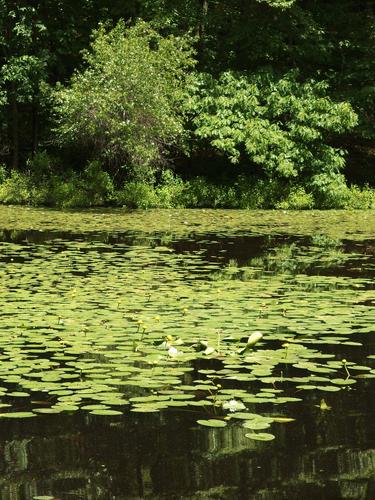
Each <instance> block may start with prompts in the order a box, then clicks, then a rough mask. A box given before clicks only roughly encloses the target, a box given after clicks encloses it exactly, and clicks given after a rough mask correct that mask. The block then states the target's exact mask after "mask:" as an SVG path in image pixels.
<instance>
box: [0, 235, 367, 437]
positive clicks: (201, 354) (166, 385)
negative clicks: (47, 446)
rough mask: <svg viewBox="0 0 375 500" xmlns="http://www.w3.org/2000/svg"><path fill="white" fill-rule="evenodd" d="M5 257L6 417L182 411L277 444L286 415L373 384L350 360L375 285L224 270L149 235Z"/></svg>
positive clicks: (45, 246)
mask: <svg viewBox="0 0 375 500" xmlns="http://www.w3.org/2000/svg"><path fill="white" fill-rule="evenodd" d="M0 250H1V256H2V257H1V258H2V259H3V262H5V263H6V264H5V265H3V266H2V267H1V270H0V278H1V279H0V283H1V285H0V287H1V290H0V292H1V315H0V383H1V387H0V397H1V402H0V411H1V413H0V417H2V418H26V417H31V416H35V415H37V414H56V413H61V412H72V411H78V410H82V411H86V412H89V413H90V414H93V415H114V416H115V415H122V414H124V413H127V412H134V413H154V412H159V411H161V410H166V409H169V408H174V409H184V410H190V411H196V412H200V413H199V414H198V416H197V422H198V423H199V424H200V425H202V426H209V427H224V426H226V425H227V424H228V422H230V421H237V422H242V423H243V426H244V428H245V429H246V430H248V431H249V432H248V433H247V434H246V436H247V437H249V438H251V439H257V440H271V439H273V435H272V434H271V433H269V432H264V431H265V430H267V429H268V428H269V427H270V425H271V424H272V422H275V421H276V422H282V423H283V422H290V421H293V418H294V417H295V415H289V413H290V404H291V403H293V402H298V401H301V400H302V399H303V394H304V392H305V391H311V390H314V391H319V392H321V393H322V394H323V393H331V392H338V391H340V390H347V389H348V388H351V387H353V385H354V384H355V383H356V382H357V381H358V380H360V379H363V378H374V377H375V370H374V369H373V368H372V364H371V363H373V361H372V360H371V359H370V360H369V363H368V365H366V366H365V365H362V364H356V363H354V362H353V361H352V360H351V359H350V352H351V350H352V352H354V351H355V350H356V349H359V348H360V346H361V342H360V341H358V336H359V335H363V334H369V333H373V331H374V326H373V325H374V317H375V316H374V309H373V308H372V307H369V304H371V301H373V299H374V297H373V290H372V289H371V279H366V278H363V277H361V278H353V277H350V276H341V277H338V276H324V275H316V274H310V275H309V274H304V273H303V272H299V271H298V270H295V269H294V268H293V269H294V271H295V272H290V269H276V268H275V267H273V268H272V269H270V264H269V263H270V258H269V257H267V259H266V261H264V262H263V263H262V261H261V260H259V259H258V260H257V261H252V262H250V264H249V265H248V266H245V267H242V268H241V267H238V266H235V265H230V266H229V267H228V265H227V264H225V258H226V256H225V254H222V255H221V257H217V258H215V259H214V260H211V261H208V260H207V259H206V257H205V254H204V251H202V249H198V250H194V251H186V252H180V253H178V252H176V251H174V250H173V248H171V247H166V246H157V240H156V239H155V238H153V237H151V236H150V237H149V238H148V239H147V240H146V242H143V243H142V244H133V245H129V244H125V243H111V244H110V243H105V242H103V241H99V240H95V238H93V239H91V240H88V239H85V238H84V237H81V238H78V239H77V238H76V239H72V240H70V241H69V240H66V239H59V238H57V237H55V238H51V239H50V240H48V241H44V242H42V243H32V242H31V243H30V242H27V241H22V242H19V243H14V242H10V241H3V242H1V243H0ZM307 253H308V252H307ZM305 254H306V252H305V253H304V255H305ZM349 258H350V254H349V257H348V256H347V255H346V256H345V259H346V260H347V259H349ZM309 259H310V260H309V262H310V261H311V259H312V257H311V255H309ZM352 259H353V260H355V259H358V255H356V254H353V255H352ZM366 265H367V266H368V268H369V269H370V268H371V266H373V262H372V261H371V260H368V261H366ZM244 276H246V279H244ZM332 345H333V346H338V347H337V352H335V353H332V352H331V351H329V352H327V351H325V350H324V347H325V346H332ZM342 349H345V352H346V353H349V356H348V355H346V359H344V358H343V356H342V354H341V352H342ZM282 405H286V409H287V410H280V409H279V408H281V407H282ZM257 408H259V410H257ZM293 408H295V407H293ZM294 411H295V410H294Z"/></svg>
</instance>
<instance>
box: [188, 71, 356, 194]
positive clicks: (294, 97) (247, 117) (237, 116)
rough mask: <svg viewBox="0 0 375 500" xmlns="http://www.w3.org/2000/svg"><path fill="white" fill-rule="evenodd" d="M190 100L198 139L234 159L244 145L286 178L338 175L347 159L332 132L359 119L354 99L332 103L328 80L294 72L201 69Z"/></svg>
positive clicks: (271, 172) (252, 155)
mask: <svg viewBox="0 0 375 500" xmlns="http://www.w3.org/2000/svg"><path fill="white" fill-rule="evenodd" d="M189 104H190V107H189V111H190V113H191V115H192V120H193V124H194V126H195V130H194V134H195V135H196V137H197V138H199V139H205V140H206V141H208V142H209V143H210V144H211V146H212V147H213V148H215V149H217V150H219V151H221V152H222V153H224V154H225V155H227V156H228V158H229V159H230V161H231V162H232V163H238V161H239V160H240V154H241V150H242V149H243V148H244V149H245V151H246V153H247V155H248V158H249V159H250V160H251V161H252V162H254V163H256V164H259V165H261V166H262V167H263V168H264V170H265V171H266V172H267V174H268V175H269V176H280V177H284V178H293V177H296V176H297V175H300V174H302V173H303V174H304V175H307V176H309V177H311V176H312V175H314V174H316V173H320V174H321V175H323V174H324V175H334V174H336V173H337V172H338V171H339V170H340V169H342V167H343V166H344V159H343V157H342V152H341V151H340V150H338V149H335V148H333V147H331V146H329V145H328V144H327V143H326V140H327V137H328V135H327V134H328V133H335V134H340V133H343V132H346V131H348V130H351V129H352V128H353V127H354V126H355V125H356V124H357V116H356V114H355V113H354V111H353V109H352V108H351V106H350V104H349V103H347V102H338V103H335V102H333V101H332V99H330V98H329V97H328V96H327V85H326V84H325V83H324V82H319V81H314V80H310V81H301V79H300V77H299V75H298V73H297V72H295V71H292V72H289V73H286V74H284V75H283V76H281V77H280V76H277V75H276V74H275V73H273V72H272V71H263V72H259V73H255V74H251V75H250V74H245V73H242V74H241V73H234V72H230V71H227V72H224V73H222V74H221V75H220V77H219V78H218V79H217V80H215V79H214V78H213V77H212V76H210V75H207V74H202V75H200V76H199V80H198V83H197V86H196V90H195V94H194V98H193V99H192V101H191V102H190V103H189ZM314 182H315V184H314V185H316V180H315V181H314Z"/></svg>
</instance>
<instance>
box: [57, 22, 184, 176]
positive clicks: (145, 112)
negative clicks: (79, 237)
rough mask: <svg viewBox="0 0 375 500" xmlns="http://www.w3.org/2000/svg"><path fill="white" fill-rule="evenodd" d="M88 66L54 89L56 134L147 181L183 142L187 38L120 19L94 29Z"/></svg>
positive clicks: (143, 23)
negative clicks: (164, 34)
mask: <svg viewBox="0 0 375 500" xmlns="http://www.w3.org/2000/svg"><path fill="white" fill-rule="evenodd" d="M85 62H86V65H87V67H86V69H85V70H84V71H82V72H81V73H76V74H75V75H74V76H73V78H72V81H71V85H70V87H68V88H60V89H58V90H57V92H56V111H57V114H58V117H59V118H58V126H57V130H56V131H57V135H58V139H59V141H60V142H61V143H71V144H75V145H81V146H83V147H87V148H89V149H90V152H91V154H92V155H93V157H95V158H101V159H106V160H107V161H108V162H110V164H111V165H114V164H115V165H125V164H126V165H128V166H130V167H131V168H132V169H133V174H134V175H135V176H136V177H137V178H136V180H142V181H144V180H145V178H146V179H147V178H148V177H149V171H150V169H151V170H152V168H153V167H155V166H158V165H160V164H162V163H163V161H164V159H165V157H166V155H167V153H168V151H169V149H170V148H173V147H178V146H180V147H182V145H183V136H184V126H183V122H184V117H183V112H182V101H183V100H184V98H185V93H186V79H187V78H188V76H189V73H188V69H189V68H190V67H192V66H193V65H194V61H193V58H192V50H191V48H190V45H189V40H188V39H187V38H181V37H180V38H178V37H173V36H169V37H164V38H163V37H161V36H160V35H158V34H157V33H156V31H154V30H153V29H152V28H151V27H150V26H149V25H148V24H147V23H145V22H143V21H139V22H137V23H136V24H135V26H133V27H128V28H127V27H126V26H125V24H124V23H123V22H120V23H119V24H118V25H117V26H116V27H115V28H114V29H113V30H112V31H110V32H106V31H105V29H104V28H103V27H101V28H100V29H99V30H97V31H96V32H95V38H94V41H93V43H92V45H91V50H90V51H89V52H86V53H85Z"/></svg>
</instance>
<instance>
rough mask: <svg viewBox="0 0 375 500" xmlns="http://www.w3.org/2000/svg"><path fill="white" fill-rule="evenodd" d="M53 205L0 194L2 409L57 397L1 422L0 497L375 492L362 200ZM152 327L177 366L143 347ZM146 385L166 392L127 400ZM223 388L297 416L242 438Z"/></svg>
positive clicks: (149, 344)
mask: <svg viewBox="0 0 375 500" xmlns="http://www.w3.org/2000/svg"><path fill="white" fill-rule="evenodd" d="M61 214H62V213H59V212H53V211H38V210H35V211H34V210H31V211H26V210H25V209H16V208H6V209H2V208H1V207H0V230H1V229H2V233H1V238H0V277H1V282H0V285H1V295H0V306H1V315H0V386H3V387H0V392H1V391H3V392H2V396H0V401H1V403H0V412H1V413H3V414H6V413H8V412H12V413H17V412H22V413H24V412H26V413H27V414H30V413H33V412H34V411H35V409H36V411H37V412H38V409H40V408H42V409H43V408H47V409H52V410H55V413H52V412H51V413H50V414H49V413H46V414H43V413H39V414H37V413H35V415H36V414H37V416H35V417H34V418H29V417H27V416H26V417H25V418H22V413H21V415H20V417H21V418H17V416H16V417H15V418H6V417H5V418H0V498H1V500H29V499H34V498H35V499H38V498H41V499H42V498H45V499H47V498H50V499H55V500H57V499H64V500H68V499H88V500H96V499H98V500H101V499H103V500H107V499H108V500H110V499H116V500H122V499H142V498H148V499H180V498H182V499H183V498H187V499H197V500H198V499H256V500H283V499H285V500H290V499H296V500H299V499H306V500H307V499H315V498H321V499H322V500H323V499H327V500H328V499H330V500H334V499H348V500H349V499H350V500H365V499H374V498H375V397H374V396H375V380H374V378H375V359H374V358H375V356H374V355H375V314H374V306H375V292H374V277H375V224H374V218H375V214H374V212H360V213H359V212H358V213H357V215H356V214H355V213H354V214H352V215H348V214H347V213H344V212H342V213H340V212H332V214H331V215H330V213H324V212H322V213H321V216H319V213H316V212H313V213H311V214H310V215H309V214H294V215H292V214H286V213H278V212H264V213H259V212H258V213H257V212H243V211H239V212H238V221H237V222H236V217H237V216H236V213H235V212H234V211H217V212H214V211H192V212H191V213H189V211H176V212H173V211H169V212H156V211H155V212H152V211H150V212H148V214H149V215H145V214H144V213H143V212H135V213H130V214H125V215H124V214H122V213H121V212H114V213H113V214H111V213H110V212H103V213H102V214H101V213H100V212H98V211H95V212H82V214H81V215H80V214H79V213H78V212H73V213H63V216H62V215H61ZM147 217H148V218H147ZM137 218H138V223H137ZM330 218H331V219H332V220H331V222H330ZM220 220H222V221H223V225H222V226H220ZM340 220H342V224H340ZM82 221H83V222H82ZM166 221H167V222H166ZM173 221H175V226H174V223H173ZM84 223H85V224H86V228H87V230H85V226H84ZM218 293H219V299H218V298H217V294H218ZM219 301H220V303H219ZM218 304H219V305H218ZM302 309H303V311H302ZM300 310H301V311H300ZM181 311H182V312H181ZM120 313H121V314H120ZM155 314H158V317H159V316H160V317H161V319H157V320H155V322H157V325H155V326H150V327H148V328H149V330H146V331H145V333H144V334H143V335H142V334H141V329H142V328H143V327H142V326H140V323H139V321H140V320H139V318H141V320H142V322H143V321H144V322H145V323H147V324H148V325H149V324H150V323H151V317H154V316H153V315H155ZM319 322H320V323H319ZM320 324H321V328H320V327H319V325H320ZM137 325H138V326H137ZM254 330H261V331H262V333H263V334H264V340H263V341H262V342H261V343H260V347H258V345H257V346H255V347H254V349H253V350H248V351H245V353H244V354H239V353H240V352H242V348H243V347H244V346H246V338H247V336H248V335H249V334H251V333H252V332H253V331H254ZM148 331H150V333H148ZM146 332H147V333H146ZM167 334H169V335H173V336H174V337H175V338H181V339H182V340H183V341H184V342H183V343H182V344H181V347H180V345H179V344H178V343H176V344H173V345H176V347H177V349H178V350H179V349H181V350H182V351H183V353H182V354H181V359H180V360H179V359H178V357H177V358H176V359H177V361H176V359H175V358H173V357H172V358H171V359H170V358H168V356H167V355H166V354H164V351H163V352H162V355H159V353H160V352H161V351H160V349H161V348H160V345H159V344H160V342H161V341H163V340H164V339H165V338H166V335H167ZM205 335H206V336H205ZM121 336H123V337H124V339H123V338H122V337H121ZM129 336H131V337H132V339H133V340H132V343H130V341H129V340H128V338H129ZM226 336H228V339H229V340H228V345H229V343H230V342H232V344H230V345H231V346H232V345H233V346H235V347H225V349H226V350H225V349H224V348H223V347H221V348H219V347H217V352H216V351H215V352H213V353H212V354H209V355H207V356H205V357H204V356H203V355H201V354H199V355H197V356H196V357H194V356H193V355H191V352H192V351H191V344H192V343H193V341H195V340H196V339H200V340H206V341H207V342H208V345H209V346H214V348H216V341H218V342H219V340H217V338H219V339H220V341H221V338H222V337H223V338H224V340H225V337H226ZM120 337H121V341H120V340H119V338H120ZM340 338H342V341H341V340H340ZM134 339H136V343H137V345H135V343H134V342H135V340H134ZM194 339H195V340H194ZM244 339H245V340H244ZM185 345H186V347H184V346H185ZM192 345H193V347H194V344H192ZM225 345H227V344H225ZM294 345H297V347H298V348H301V349H306V351H303V353H304V354H303V355H302V358H298V359H297V358H296V361H293V363H292V362H290V363H289V358H288V356H289V357H290V356H292V357H293V356H294V354H293V353H292V354H289V352H291V350H292V349H293V348H294V347H293V346H294ZM237 346H239V347H240V348H241V349H239V350H238V349H237ZM283 349H284V350H285V359H284V361H283V362H279V361H278V362H274V363H273V364H272V363H271V365H272V366H271V368H270V369H268V368H267V367H266V368H264V364H266V365H267V363H268V361H267V360H266V358H262V357H260V358H259V359H256V360H255V362H256V368H255V369H254V366H253V364H252V363H253V360H252V356H257V355H260V356H262V353H263V352H264V353H265V354H266V355H267V356H269V357H270V358H272V355H271V354H269V353H270V351H274V352H278V353H279V352H280V351H281V350H283ZM118 352H120V353H122V355H123V358H124V364H122V360H121V358H119V356H118ZM293 352H294V351H293ZM298 352H299V351H298ZM116 353H117V354H116ZM166 356H167V357H166ZM184 356H185V357H184ZM189 356H190V357H189ZM278 356H279V354H278ZM368 356H370V358H369V357H368ZM371 356H372V357H371ZM159 358H160V359H159ZM129 359H131V362H130V361H129ZM267 359H268V358H267ZM315 359H318V361H317V362H315ZM326 360H328V361H327V363H328V364H325V363H326ZM343 360H344V361H343ZM125 361H126V362H125ZM94 362H95V363H94ZM330 362H331V365H330V364H329V363H330ZM346 362H348V366H347V369H348V370H349V375H347V374H346V372H345V370H344V365H345V363H346ZM43 363H44V364H43ZM46 363H47V364H46ZM48 363H49V364H48ZM80 363H81V364H80ZM85 363H86V364H85ZM334 363H336V365H335V364H334ZM350 364H351V366H352V368H351V366H350ZM33 365H35V366H33ZM88 365H89V366H88ZM146 365H147V366H148V365H150V366H152V368H149V367H148V368H147V367H146ZM159 366H160V367H161V369H160V371H159V372H158V371H157V370H158V367H159ZM345 366H346V365H345ZM184 368H186V370H185V371H184ZM250 368H251V370H252V371H251V376H248V372H249V370H250ZM262 369H264V370H265V371H264V372H261V371H259V370H262ZM56 370H57V371H56ZM77 370H78V371H77ZM116 370H120V371H116ZM121 370H122V371H123V373H124V374H125V375H124V377H125V378H124V379H123V378H121V377H120V375H118V374H119V373H120V374H121V373H122V372H121ZM127 370H129V372H128V371H127ZM132 370H133V371H132ZM145 370H147V371H145ZM189 370H190V371H189ZM257 370H258V371H257ZM40 373H42V375H41V374H40ZM134 373H135V375H134ZM271 375H272V377H274V380H273V379H272V377H271ZM69 377H71V382H70V379H69ZM163 377H164V378H163ZM168 377H169V378H168ZM246 377H247V378H246ZM319 377H321V378H319ZM178 378H180V380H178ZM111 379H112V381H111ZM332 379H333V380H334V381H335V380H336V382H333V383H332ZM348 379H349V382H348ZM337 380H338V382H337ZM340 380H341V382H340ZM87 381H88V382H89V383H90V384H91V385H90V386H88V385H86V386H85V385H84V384H85V382H87ZM92 381H94V382H95V384H96V385H92V383H93V382H92ZM181 382H182V384H181ZM199 383H201V385H199ZM205 383H206V384H208V385H209V384H214V387H215V389H214V390H213V389H212V388H211V389H210V390H208V393H207V391H204V386H203V388H202V384H205ZM33 384H34V386H33ZM69 384H71V387H70V386H69ZM106 384H108V385H106ZM116 384H118V385H116ZM153 384H154V385H153ZM178 384H180V385H181V387H182V389H181V390H179V391H178V393H177V396H176V393H175V392H174V391H175V387H177V388H178V387H179V385H178ZM194 384H195V385H196V386H199V387H200V389H199V390H197V391H193V389H191V387H194ZM298 384H299V385H298ZM306 386H311V387H307V388H306ZM184 387H185V388H184ZM189 387H190V389H189ZM210 387H211V386H210ZM327 387H328V389H327ZM331 387H334V388H337V392H334V390H333V389H331ZM109 388H110V389H109ZM339 388H340V389H341V390H338V389H339ZM59 389H60V390H59ZM94 389H97V391H98V394H99V396H98V397H97V394H96V392H95V391H94ZM268 389H270V392H272V391H274V393H275V394H276V397H278V394H277V392H278V391H280V393H281V392H283V394H282V395H283V396H287V397H288V396H289V397H295V398H296V400H295V401H293V400H291V401H290V402H286V403H285V404H274V403H273V402H272V399H269V400H266V401H265V400H264V399H263V400H262V396H264V395H265V391H267V390H268ZM110 390H111V391H117V392H116V393H113V395H112V396H111V395H108V394H107V393H109V392H110ZM231 391H232V392H231ZM241 391H242V393H241ZM262 391H263V392H262ZM192 393H193V394H194V397H195V399H194V401H196V400H197V401H203V400H206V401H207V398H208V400H209V401H211V402H212V401H215V403H217V404H216V406H215V405H214V407H213V408H211V407H209V406H207V408H206V409H205V408H202V407H199V406H191V405H190V406H189V401H188V396H189V397H191V398H192V399H191V400H190V401H192V400H193V396H192ZM245 393H246V394H247V398H246V394H245ZM22 394H23V395H22ZM90 394H91V395H92V396H93V398H92V399H90V397H91V396H90V397H89V395H90ZM105 394H106V396H104V395H105ZM149 394H158V395H159V396H160V395H165V394H170V395H171V396H170V397H171V398H172V399H173V398H176V399H175V400H174V402H175V401H176V400H177V401H179V400H180V401H181V402H182V403H181V405H180V406H178V405H175V406H174V405H173V404H171V401H168V403H169V404H168V403H166V406H167V407H163V406H162V405H161V406H160V408H159V407H157V406H156V407H155V409H154V408H151V407H150V406H147V405H149V404H150V403H144V402H141V401H139V403H138V404H137V401H136V400H134V401H133V402H132V397H133V398H134V397H135V398H137V397H138V398H139V397H142V396H146V397H147V396H148V395H149ZM186 394H188V396H186ZM225 394H228V396H227V399H228V400H233V399H234V400H236V401H237V402H240V401H243V403H244V406H246V411H249V412H252V413H259V414H261V415H266V416H271V417H272V416H277V415H278V416H284V417H291V418H293V419H295V420H294V421H291V422H286V423H281V422H279V423H278V422H274V423H273V424H272V426H271V427H270V429H267V430H261V429H260V431H259V432H266V433H272V436H274V439H273V440H270V441H267V442H262V441H258V440H256V439H255V440H254V439H249V438H248V437H246V435H245V434H246V432H247V431H246V430H244V428H243V427H242V421H241V420H235V419H234V418H231V413H232V412H230V411H225V410H224V407H225V405H224V404H223V405H222V406H223V408H222V407H221V406H220V405H221V404H222V403H220V401H222V402H225V401H226V400H225ZM249 395H250V396H254V398H255V399H254V400H251V398H249ZM273 395H274V394H273ZM184 396H186V398H187V400H186V401H185V400H184ZM120 398H127V399H126V401H125V400H124V401H123V402H121V400H120ZM216 398H217V401H216ZM257 398H258V399H259V401H257ZM128 400H130V403H129V401H128ZM89 403H90V404H92V403H99V404H103V407H106V408H109V409H114V410H115V412H116V411H117V413H118V414H114V415H110V414H108V415H105V414H103V415H100V414H93V413H91V412H90V411H89V410H85V409H82V406H84V404H86V405H88V404H89ZM125 403H126V405H127V406H126V405H125ZM183 403H186V406H184V404H183ZM56 404H57V406H56ZM131 404H133V406H131ZM142 404H144V406H142ZM159 404H160V402H159ZM64 405H65V406H64ZM124 405H125V406H124ZM129 405H130V406H129ZM243 411H245V410H243ZM207 418H216V419H222V421H223V422H224V421H225V422H227V424H228V425H227V426H226V427H220V428H214V427H205V426H202V425H199V424H198V423H197V420H199V419H207ZM251 432H252V431H251Z"/></svg>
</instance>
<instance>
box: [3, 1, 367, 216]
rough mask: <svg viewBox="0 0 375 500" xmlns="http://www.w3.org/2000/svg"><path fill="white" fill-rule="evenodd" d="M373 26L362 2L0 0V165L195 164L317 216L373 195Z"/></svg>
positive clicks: (188, 171)
mask: <svg viewBox="0 0 375 500" xmlns="http://www.w3.org/2000/svg"><path fill="white" fill-rule="evenodd" d="M374 29H375V7H374V4H373V2H372V1H370V0H363V1H361V2H358V1H355V0H342V1H340V2H339V1H336V0H335V1H330V2H327V1H323V0H250V1H244V0H230V1H229V0H131V1H128V2H120V1H119V0H116V1H109V0H82V1H81V2H79V3H77V2H72V1H70V0H68V1H65V0H64V1H62V0H58V1H51V0H42V1H40V2H31V1H30V0H21V1H18V2H15V1H14V0H13V1H11V0H0V116H1V125H0V141H1V142H0V162H1V163H3V164H5V165H6V167H7V171H8V174H9V172H11V171H16V170H21V171H22V170H25V167H27V169H33V168H34V167H33V165H40V161H39V162H38V161H35V162H33V160H32V158H33V157H34V155H35V154H37V155H38V154H39V157H40V154H41V153H40V152H43V151H45V150H46V151H47V152H48V153H49V155H50V156H51V157H54V158H55V160H54V161H52V160H51V161H47V160H46V162H47V163H48V168H49V169H50V170H52V171H54V172H55V171H56V168H57V166H59V168H58V169H59V171H63V170H64V166H66V165H69V167H71V166H73V167H74V168H75V170H76V172H77V173H79V172H84V169H85V168H86V164H87V162H90V161H92V160H99V161H101V162H102V165H103V167H104V168H105V169H107V170H108V171H109V172H112V173H114V172H118V171H119V167H124V168H123V169H120V172H121V174H120V175H119V176H117V178H118V179H119V180H120V181H121V182H123V181H124V180H126V179H127V176H128V175H129V174H130V173H132V174H134V173H135V172H137V175H139V174H142V175H144V174H145V173H146V172H147V174H148V177H149V178H150V175H149V174H150V173H152V172H154V171H156V169H158V168H159V167H160V166H162V165H164V166H165V165H169V166H172V167H173V168H174V169H175V170H176V171H177V172H178V173H179V174H180V175H181V176H182V177H186V176H188V177H189V176H190V177H191V175H193V173H194V168H192V166H194V165H197V164H200V163H203V164H204V163H205V162H207V164H208V163H210V165H215V167H214V168H215V173H214V177H215V176H216V177H217V178H219V177H222V176H223V175H226V177H227V178H228V176H232V177H233V179H234V178H235V176H236V175H243V174H244V172H245V173H246V172H247V173H248V174H249V175H253V176H255V178H256V179H262V182H263V181H265V180H266V179H268V180H269V181H270V182H271V181H272V182H274V181H277V180H280V181H281V182H282V183H284V185H285V183H289V184H290V185H295V186H303V189H305V190H306V191H307V192H309V193H311V194H312V195H313V196H314V197H315V199H316V200H319V199H320V200H321V202H320V204H321V205H322V206H324V205H327V206H329V205H330V203H329V202H328V201H327V200H328V199H329V198H330V196H333V197H335V193H336V192H338V191H340V189H343V186H344V184H345V182H347V181H349V182H359V183H362V184H363V183H366V182H367V183H370V184H372V185H374V184H375V168H374V166H375V154H374V151H375V147H374V142H375V116H374V113H375V111H374V110H375V82H374V75H375V57H374V56H375V37H374V34H373V33H374ZM38 151H39V153H38ZM43 154H45V153H43ZM44 158H45V157H44ZM56 158H57V160H56ZM151 177H152V176H151ZM211 177H212V175H211ZM324 200H325V201H324ZM334 204H335V203H333V205H334Z"/></svg>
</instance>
